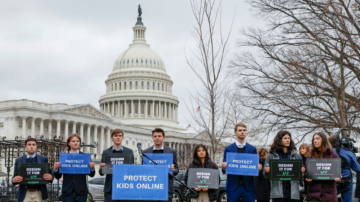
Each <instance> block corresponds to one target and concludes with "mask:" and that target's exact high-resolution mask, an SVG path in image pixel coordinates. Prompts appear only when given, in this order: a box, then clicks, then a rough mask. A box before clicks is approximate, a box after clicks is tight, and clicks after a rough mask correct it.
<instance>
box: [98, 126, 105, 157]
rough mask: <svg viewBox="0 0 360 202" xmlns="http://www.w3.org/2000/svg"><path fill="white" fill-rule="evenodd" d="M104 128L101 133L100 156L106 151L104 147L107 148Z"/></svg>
mask: <svg viewBox="0 0 360 202" xmlns="http://www.w3.org/2000/svg"><path fill="white" fill-rule="evenodd" d="M104 130H105V128H104V126H101V133H100V142H99V146H100V151H99V155H101V154H102V152H103V151H104V146H105V142H106V141H105V135H104Z"/></svg>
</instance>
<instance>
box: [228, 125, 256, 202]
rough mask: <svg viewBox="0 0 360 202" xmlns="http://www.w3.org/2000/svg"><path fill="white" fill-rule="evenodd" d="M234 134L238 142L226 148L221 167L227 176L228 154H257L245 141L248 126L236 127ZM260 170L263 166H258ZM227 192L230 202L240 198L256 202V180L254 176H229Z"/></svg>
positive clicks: (248, 201)
mask: <svg viewBox="0 0 360 202" xmlns="http://www.w3.org/2000/svg"><path fill="white" fill-rule="evenodd" d="M234 130H235V131H234V134H235V135H236V142H235V143H233V144H231V145H229V146H227V147H225V150H224V158H223V159H224V160H223V163H222V165H221V167H222V171H223V173H224V174H225V171H226V166H227V162H226V153H228V152H234V153H247V154H257V152H256V147H254V146H252V145H251V144H249V143H248V142H246V141H245V138H246V125H245V124H243V123H238V124H236V125H235V129H234ZM258 169H259V170H262V166H261V164H258ZM225 190H226V192H227V201H228V202H239V201H240V198H242V199H243V201H246V202H253V201H255V191H256V186H255V178H254V177H253V176H244V175H230V174H228V175H227V179H226V186H225Z"/></svg>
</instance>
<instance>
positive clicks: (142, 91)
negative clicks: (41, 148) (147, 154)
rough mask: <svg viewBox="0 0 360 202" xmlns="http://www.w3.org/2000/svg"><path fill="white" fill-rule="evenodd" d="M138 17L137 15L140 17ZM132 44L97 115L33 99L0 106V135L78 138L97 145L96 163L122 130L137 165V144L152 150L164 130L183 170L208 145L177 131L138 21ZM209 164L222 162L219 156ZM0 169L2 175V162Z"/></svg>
mask: <svg viewBox="0 0 360 202" xmlns="http://www.w3.org/2000/svg"><path fill="white" fill-rule="evenodd" d="M140 14H141V13H140ZM132 29H133V32H134V40H133V43H132V44H130V46H129V48H128V49H127V50H125V51H124V52H122V53H121V54H120V55H119V57H117V58H116V60H115V62H114V65H113V68H112V72H111V73H110V74H109V76H108V78H107V79H106V80H105V84H106V92H105V94H104V95H103V96H101V97H100V99H99V103H100V110H99V109H97V108H95V107H94V106H92V105H90V104H76V105H69V104H63V103H58V104H49V103H43V102H38V101H33V100H26V99H23V100H6V101H1V102H0V136H6V139H14V138H15V136H19V137H21V138H23V139H26V138H27V137H28V136H32V137H39V136H40V135H44V136H45V137H46V138H52V137H53V136H54V135H56V136H57V137H59V136H63V137H64V139H65V141H66V139H67V137H68V136H69V135H70V134H72V133H77V134H79V135H80V136H81V138H82V141H83V142H84V144H87V145H88V144H92V143H93V142H97V143H98V147H97V148H95V149H90V148H84V150H85V152H91V153H92V154H93V155H92V158H93V159H95V161H96V159H97V160H99V159H100V158H101V153H102V151H103V150H104V149H106V148H108V147H110V146H111V145H112V141H111V139H110V134H111V131H112V130H113V129H115V128H120V129H122V130H123V131H124V140H123V145H124V146H126V147H129V148H131V149H133V151H134V155H135V158H136V160H135V162H138V163H139V162H140V158H139V153H138V151H137V147H136V144H137V143H138V142H140V143H142V148H143V149H145V148H148V147H150V146H152V145H153V141H152V134H151V131H152V129H154V128H155V127H161V128H163V129H164V130H165V131H166V139H165V142H166V143H165V144H166V145H168V146H170V147H172V148H173V149H175V150H176V151H177V155H178V163H179V165H180V166H184V165H187V164H188V162H189V159H191V156H192V149H193V148H194V146H195V145H196V144H199V143H202V144H205V145H210V142H209V141H206V138H205V136H203V135H202V133H200V134H194V133H188V132H187V131H186V130H185V128H183V127H181V126H179V122H178V106H179V100H178V98H177V97H176V96H174V95H173V94H172V85H173V81H172V80H171V78H170V76H169V75H168V74H167V73H166V66H165V64H164V62H163V60H162V59H161V57H160V56H159V55H158V54H157V53H156V52H155V51H153V50H151V49H150V45H149V44H147V43H146V40H145V32H146V27H145V26H144V24H143V23H142V18H141V15H139V16H138V18H137V22H136V24H135V26H134V27H133V28H132ZM212 159H213V160H214V161H215V162H217V163H221V162H222V151H220V152H219V153H218V154H216V156H215V158H214V156H213V155H212ZM0 163H1V164H2V165H1V166H2V170H3V171H5V170H6V169H5V167H4V162H3V160H1V161H0Z"/></svg>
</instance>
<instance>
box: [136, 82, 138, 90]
mask: <svg viewBox="0 0 360 202" xmlns="http://www.w3.org/2000/svg"><path fill="white" fill-rule="evenodd" d="M135 89H138V82H137V81H135Z"/></svg>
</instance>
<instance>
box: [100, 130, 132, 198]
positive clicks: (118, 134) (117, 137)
mask: <svg viewBox="0 0 360 202" xmlns="http://www.w3.org/2000/svg"><path fill="white" fill-rule="evenodd" d="M123 139H124V132H123V131H122V130H120V129H114V130H113V131H112V133H111V140H112V141H113V143H114V145H113V146H111V147H110V148H108V149H105V150H104V151H103V154H115V153H124V154H131V161H132V162H134V153H133V151H132V150H131V149H129V148H127V147H124V146H122V144H121V143H122V141H123ZM101 162H103V159H101ZM105 165H106V164H105V163H101V164H100V170H99V174H100V175H101V176H103V175H104V174H103V173H102V168H103V167H104V166H105ZM111 194H112V174H106V178H105V186H104V198H105V202H115V201H116V202H118V201H119V200H112V196H111Z"/></svg>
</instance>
